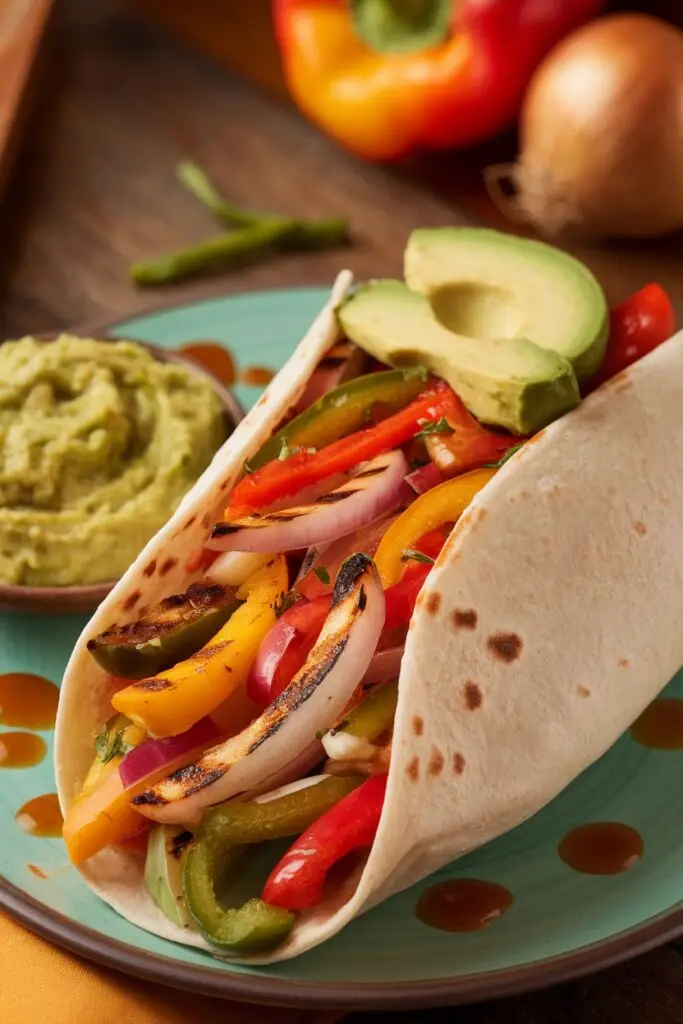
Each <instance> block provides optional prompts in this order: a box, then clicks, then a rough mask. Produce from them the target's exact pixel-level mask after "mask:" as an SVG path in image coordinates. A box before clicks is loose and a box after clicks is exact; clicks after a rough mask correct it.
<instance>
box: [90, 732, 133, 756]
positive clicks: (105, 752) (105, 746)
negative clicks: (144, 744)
mask: <svg viewBox="0 0 683 1024" xmlns="http://www.w3.org/2000/svg"><path fill="white" fill-rule="evenodd" d="M125 731H126V730H125V728H123V729H117V730H116V732H113V733H112V732H110V731H109V728H108V727H107V726H106V725H105V726H104V728H103V729H102V732H101V733H99V734H98V736H96V738H95V753H96V754H97V756H98V757H99V759H100V761H101V762H102V764H109V762H110V761H112V760H113V759H114V758H115V757H118V755H119V754H127V753H128V751H129V750H131V745H130V743H126V741H125V740H124V738H123V734H124V733H125Z"/></svg>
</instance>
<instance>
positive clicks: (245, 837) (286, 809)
mask: <svg viewBox="0 0 683 1024" xmlns="http://www.w3.org/2000/svg"><path fill="white" fill-rule="evenodd" d="M363 781H364V779H363V777H362V776H345V777H343V778H342V777H337V776H333V775H330V776H329V777H328V778H325V779H323V780H322V781H321V782H318V783H316V784H315V785H312V786H307V787H306V788H305V789H299V790H296V791H295V792H293V793H288V794H286V795H284V796H281V797H276V798H275V799H274V800H267V801H265V802H258V803H257V802H256V801H255V800H252V801H249V802H247V803H228V804H223V805H222V806H220V807H216V808H214V809H213V810H210V811H208V812H207V813H206V815H205V816H204V820H203V822H202V824H201V826H200V827H199V829H198V831H197V833H196V835H195V838H194V840H193V842H192V845H191V846H190V848H189V851H188V854H187V859H186V861H185V868H184V870H183V894H184V897H185V904H186V906H187V909H188V910H189V912H190V915H191V916H192V918H193V920H194V921H195V923H196V925H197V927H198V928H199V930H200V932H201V933H202V935H203V936H204V937H205V938H206V939H207V940H208V941H209V942H210V943H211V944H212V945H213V946H216V947H217V948H218V949H221V950H225V951H226V952H230V953H242V954H246V953H257V952H262V951H263V950H266V949H273V948H274V947H275V946H277V945H278V943H280V942H281V941H282V940H283V939H284V938H286V936H287V935H288V934H289V932H290V931H291V930H292V927H293V925H294V920H295V915H294V914H293V913H291V912H290V911H287V910H282V909H280V908H279V907H271V906H269V905H268V904H267V903H264V902H263V900H260V899H252V900H248V901H247V903H245V904H244V905H243V906H241V907H237V908H232V909H226V908H225V907H223V906H222V905H221V904H220V903H219V901H218V897H217V895H216V883H217V881H219V875H220V877H221V878H224V877H225V876H226V875H229V874H230V872H231V871H233V870H234V869H235V867H236V865H237V861H238V859H239V854H240V853H241V852H242V849H243V848H244V847H245V846H247V845H251V844H254V843H262V842H266V841H267V840H269V839H281V838H283V837H285V836H295V835H299V834H300V833H301V832H303V831H304V830H305V829H307V828H308V827H309V826H310V825H311V824H312V823H313V822H314V821H317V819H318V818H319V817H320V816H321V815H322V814H324V813H325V812H326V811H328V810H329V809H330V808H331V807H333V806H334V805H335V804H336V803H338V802H339V801H340V800H342V799H343V798H344V797H345V796H346V795H347V794H348V793H350V792H351V791H352V790H353V789H355V788H356V787H357V786H359V785H360V784H361V783H362V782H363Z"/></svg>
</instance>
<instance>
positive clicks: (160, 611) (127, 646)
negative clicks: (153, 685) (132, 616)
mask: <svg viewBox="0 0 683 1024" xmlns="http://www.w3.org/2000/svg"><path fill="white" fill-rule="evenodd" d="M242 603H243V602H242V601H240V600H238V598H237V596H236V590H235V588H234V587H224V586H222V585H221V584H218V583H212V582H210V581H208V580H198V581H197V582H196V583H193V584H191V586H190V587H189V588H188V589H187V590H186V591H185V593H183V594H173V595H171V597H167V598H164V600H163V601H161V602H160V603H159V604H157V605H155V606H154V607H153V608H152V609H151V610H150V611H149V612H147V613H146V614H145V616H144V617H143V618H142V619H140V620H139V621H138V622H132V623H127V624H126V625H124V626H110V627H109V629H107V630H105V632H104V633H100V634H99V635H98V636H95V637H92V638H91V639H90V640H88V650H89V651H90V653H91V654H92V656H93V657H94V659H95V661H96V662H97V663H98V665H100V666H101V668H103V669H104V671H105V672H110V673H111V674H112V675H113V676H119V677H121V678H122V679H146V678H148V677H149V676H154V675H157V674H158V673H159V672H165V671H166V670H167V669H169V668H171V667H172V666H173V665H176V664H177V663H178V662H179V661H185V659H186V658H189V657H190V656H191V655H193V654H195V652H196V651H198V650H199V649H200V648H202V647H204V645H205V644H207V643H208V642H209V640H210V639H211V637H212V636H215V635H216V633H217V632H218V631H219V629H221V627H222V626H224V625H225V623H226V622H227V621H228V619H229V618H230V617H231V616H232V615H233V613H234V612H235V611H236V610H237V609H238V608H239V607H240V605H241V604H242Z"/></svg>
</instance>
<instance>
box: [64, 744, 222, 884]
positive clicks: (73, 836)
mask: <svg viewBox="0 0 683 1024" xmlns="http://www.w3.org/2000/svg"><path fill="white" fill-rule="evenodd" d="M203 752H204V751H203V749H198V750H195V751H188V752H186V753H185V754H183V755H182V757H178V758H176V759H175V761H169V762H168V763H167V764H165V765H163V766H162V767H161V768H159V769H157V771H155V772H152V773H150V774H149V775H146V776H145V777H144V778H142V779H139V780H138V781H137V782H136V783H135V784H134V785H132V786H128V787H125V786H124V785H123V783H122V781H121V776H120V775H119V765H120V764H121V761H122V760H123V757H115V758H113V759H112V760H111V761H109V762H108V763H107V764H105V765H104V766H103V768H102V770H101V771H100V772H99V774H98V776H97V782H96V783H95V784H94V785H92V786H90V787H88V786H86V787H84V789H83V792H82V793H81V795H80V796H79V797H78V798H77V799H76V800H75V801H74V803H73V804H72V805H71V807H70V808H69V810H68V811H67V813H66V817H65V818H64V826H63V832H62V834H63V836H64V842H65V843H66V849H67V853H68V854H69V859H70V860H71V862H72V864H82V863H83V861H85V860H87V859H88V857H92V856H93V854H95V853H99V851H100V850H103V849H104V848H105V847H106V846H111V845H112V844H114V843H119V842H121V840H122V839H125V838H126V837H127V836H130V835H133V834H135V833H136V832H137V831H138V830H139V827H140V819H141V815H140V813H139V812H138V811H136V810H135V808H134V807H132V806H131V800H132V799H133V797H134V796H138V794H139V793H143V792H144V790H145V789H146V788H147V787H148V786H153V785H154V783H155V782H159V781H160V780H161V779H163V778H165V777H166V776H167V775H170V773H171V772H174V771H175V770H176V769H177V768H182V767H183V765H186V764H190V763H191V762H192V761H193V760H194V759H195V758H196V757H198V756H199V755H200V754H202V753H203Z"/></svg>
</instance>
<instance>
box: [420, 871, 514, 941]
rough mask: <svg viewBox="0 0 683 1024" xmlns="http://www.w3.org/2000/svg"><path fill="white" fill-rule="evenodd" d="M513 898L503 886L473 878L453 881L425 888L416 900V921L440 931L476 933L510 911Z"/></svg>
mask: <svg viewBox="0 0 683 1024" xmlns="http://www.w3.org/2000/svg"><path fill="white" fill-rule="evenodd" d="M512 901H513V895H512V893H511V892H510V891H509V889H506V888H505V886H504V885H498V883H497V882H483V881H480V880H479V879H476V878H455V879H453V880H452V881H450V882H441V883H440V884H439V885H433V886H431V888H429V889H426V890H425V891H424V892H423V893H422V895H421V896H420V899H419V900H418V903H417V907H416V910H415V913H416V916H417V918H418V919H419V920H420V921H422V923H423V924H427V925H429V926H430V927H431V928H438V929H439V930H440V931H443V932H477V931H481V929H482V928H488V926H489V925H490V924H492V923H493V921H496V920H497V919H498V918H499V917H502V916H503V914H504V913H505V912H506V911H507V910H509V909H510V907H511V906H512Z"/></svg>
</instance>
